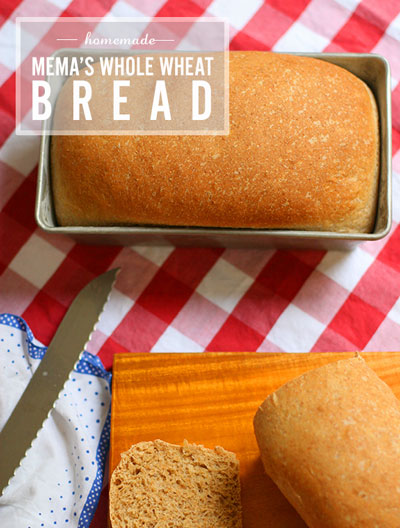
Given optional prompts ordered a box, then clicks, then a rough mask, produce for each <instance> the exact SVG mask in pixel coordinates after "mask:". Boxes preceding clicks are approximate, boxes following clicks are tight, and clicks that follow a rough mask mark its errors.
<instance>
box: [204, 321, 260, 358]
mask: <svg viewBox="0 0 400 528" xmlns="http://www.w3.org/2000/svg"><path fill="white" fill-rule="evenodd" d="M263 341H264V336H262V335H261V334H259V333H258V332H256V330H253V329H252V328H250V327H249V326H247V325H246V324H245V323H242V321H239V319H236V317H235V316H234V315H230V316H229V317H228V319H227V320H226V321H225V323H224V324H223V325H222V327H221V329H220V331H219V332H218V333H217V334H216V336H215V337H214V339H213V340H212V341H211V343H210V344H209V345H208V347H207V350H208V351H210V352H244V350H243V346H244V343H246V345H245V346H246V350H245V352H255V351H256V350H257V348H258V347H259V346H260V345H261V343H262V342H263Z"/></svg>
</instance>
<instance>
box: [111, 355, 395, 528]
mask: <svg viewBox="0 0 400 528" xmlns="http://www.w3.org/2000/svg"><path fill="white" fill-rule="evenodd" d="M352 356H354V354H352V353H335V354H330V353H321V354H258V353H257V354H256V353H232V354H231V353H216V354H211V353H206V354H117V355H115V356H114V367H113V393H112V415H111V445H110V467H111V469H113V468H114V467H115V466H116V465H117V464H118V462H119V459H120V453H121V452H123V451H125V450H127V449H128V448H129V447H130V446H131V445H132V444H134V443H136V442H141V441H144V440H154V439H157V438H160V439H162V440H165V441H167V442H171V443H177V444H180V443H182V441H183V440H184V439H187V440H188V441H189V442H194V443H198V444H203V445H204V446H206V447H211V448H213V447H215V446H216V445H221V446H222V447H224V448H225V449H229V450H231V451H233V452H235V453H236V455H237V457H238V459H239V461H240V477H241V486H242V504H243V526H244V528H261V527H262V528H265V527H268V528H298V527H299V528H300V527H305V526H306V525H305V524H304V522H303V521H302V520H301V519H300V517H299V516H298V515H297V513H296V512H295V511H294V509H293V508H292V507H291V506H290V504H289V503H288V502H287V501H286V499H285V498H284V497H283V495H282V494H281V493H280V491H279V490H278V488H277V487H276V486H275V485H274V484H273V482H272V481H271V480H270V479H269V478H268V477H267V476H266V475H265V474H264V471H263V467H262V464H261V460H260V457H259V452H258V448H257V444H256V440H255V436H254V433H253V416H254V414H255V412H256V410H257V408H258V406H259V405H260V404H261V402H262V401H263V400H264V399H265V398H266V397H267V396H268V395H269V394H270V393H271V392H273V391H274V390H276V389H277V388H279V387H280V386H281V385H282V384H283V383H286V382H287V381H289V380H290V379H292V378H294V377H296V376H298V375H300V374H302V373H304V372H306V371H308V370H310V369H312V368H316V367H319V366H322V365H325V364H326V363H328V362H332V361H336V360H338V359H344V358H345V357H352ZM362 356H363V357H364V358H365V360H366V361H367V363H368V364H369V365H370V366H371V367H372V368H373V369H374V370H375V371H376V372H377V374H378V375H379V376H380V377H381V378H382V379H383V380H384V381H385V382H386V383H388V385H389V386H390V387H391V388H392V389H393V391H394V393H395V394H396V396H397V397H400V352H369V353H365V354H362Z"/></svg>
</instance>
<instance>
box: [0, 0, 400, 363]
mask: <svg viewBox="0 0 400 528" xmlns="http://www.w3.org/2000/svg"><path fill="white" fill-rule="evenodd" d="M39 15H41V16H67V17H68V16H100V17H111V16H114V17H120V16H143V15H145V16H194V17H200V16H224V17H227V18H228V19H229V22H230V39H231V48H232V49H261V50H270V49H273V50H279V51H300V50H301V51H318V52H320V51H334V52H343V51H347V52H349V51H351V52H376V53H380V54H383V55H384V56H385V57H387V59H389V61H390V64H391V68H392V76H393V125H394V128H393V147H394V149H393V150H394V170H395V174H394V227H393V230H392V233H391V235H390V237H387V238H385V239H384V240H382V241H379V242H376V243H365V244H362V245H361V246H359V247H358V249H356V250H355V251H353V252H351V253H340V252H334V251H332V252H324V251H312V252H305V251H274V250H265V251H264V250H232V249H226V250H223V249H177V248H174V247H172V246H170V247H163V248H146V247H134V248H133V247H127V248H121V247H91V246H84V245H79V244H76V243H75V242H73V241H72V240H70V239H68V238H63V237H59V236H50V235H47V234H45V233H43V232H42V231H41V230H40V229H39V228H38V227H37V226H36V224H35V221H34V197H35V184H36V181H35V180H36V170H37V161H38V147H39V138H38V137H34V136H16V135H15V132H14V128H15V119H14V110H15V73H14V69H15V19H16V17H17V16H39ZM0 17H1V18H0V24H1V26H0V46H1V48H0V49H1V53H0V83H1V88H0V145H1V147H0V164H1V173H0V174H1V176H0V178H1V179H0V189H1V190H0V207H1V212H0V237H1V239H0V273H1V276H0V292H1V293H0V312H2V311H5V312H11V313H14V314H18V315H22V316H23V317H24V318H25V319H26V321H27V322H28V324H29V325H30V326H31V328H32V330H33V331H34V333H35V335H36V336H37V337H38V338H39V339H40V340H41V341H42V342H43V343H45V344H48V343H49V341H50V339H51V337H52V335H53V334H54V332H55V330H56V328H57V325H58V324H59V322H60V321H61V319H62V317H63V315H64V314H65V311H66V310H67V308H68V306H69V304H70V303H71V301H72V299H73V297H74V296H75V295H76V293H77V292H78V291H79V290H80V289H81V288H82V287H83V286H84V285H85V284H86V283H87V282H88V281H90V280H91V279H92V278H93V277H94V276H95V275H97V274H99V273H102V272H103V271H105V270H106V269H108V268H111V267H115V266H121V267H122V271H121V273H120V276H119V278H118V282H117V284H116V287H115V289H114V290H113V293H112V296H111V301H110V303H109V304H108V306H107V308H106V314H105V316H104V317H103V319H102V322H101V324H100V327H99V329H98V331H97V332H96V333H95V335H94V338H93V340H92V342H91V343H90V350H91V351H92V352H93V353H98V354H99V355H100V357H101V359H102V360H103V361H104V363H105V364H106V366H108V367H109V366H111V361H112V355H113V354H114V353H115V352H125V351H130V352H136V351H142V352H143V351H145V352H147V351H148V352H150V351H151V352H163V351H175V352H180V351H193V352H202V351H205V350H213V351H224V350H230V351H236V350H248V351H300V352H306V351H327V350H331V351H342V350H395V349H399V348H400V300H399V298H400V226H399V225H398V223H399V222H400V204H399V197H400V181H399V175H398V174H396V170H397V171H399V172H400V152H399V147H400V83H399V82H398V80H399V79H400V45H399V42H400V0H385V1H384V2H382V1H381V0H361V1H358V0H267V1H265V2H262V1H261V0H246V1H245V2H242V1H239V0H236V1H232V0H231V1H228V0H192V1H182V0H167V1H166V2H165V0H146V1H144V0H97V1H93V0H92V1H90V2H89V1H88V2H85V1H84V0H72V1H71V0H44V1H41V2H37V0H22V1H21V2H18V1H16V0H3V2H2V3H1V7H0ZM44 37H45V35H42V36H41V37H40V36H39V37H38V36H36V37H32V43H31V46H32V49H34V47H35V45H36V44H37V40H36V41H35V38H36V39H37V38H44Z"/></svg>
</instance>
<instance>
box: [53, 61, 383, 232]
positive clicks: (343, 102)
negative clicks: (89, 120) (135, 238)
mask: <svg viewBox="0 0 400 528" xmlns="http://www.w3.org/2000/svg"><path fill="white" fill-rule="evenodd" d="M126 110H127V112H129V101H128V102H127V103H126ZM378 154H379V133H378V114H377V108H376V103H375V100H374V97H373V95H372V93H371V91H370V89H369V88H368V87H367V85H366V84H365V83H364V82H362V81H361V80H360V79H358V78H357V77H356V76H354V75H353V74H351V73H349V72H348V71H346V70H345V69H343V68H340V67H338V66H336V65H333V64H330V63H328V62H325V61H323V60H317V59H312V58H308V57H299V56H294V55H284V54H275V53H267V52H256V51H252V52H244V51H243V52H242V51H240V52H239V51H237V52H230V133H229V135H228V136H189V135H184V136H53V138H52V142H51V169H52V188H53V196H54V204H55V212H56V216H57V221H58V223H59V224H60V225H63V226H73V225H81V226H88V225H92V226H99V225H102V226H107V225H132V224H147V225H149V224H152V225H170V226H171V225H174V226H211V227H232V228H278V229H280V228H281V229H300V230H322V231H334V232H369V231H371V230H372V229H373V226H374V220H375V212H376V201H377V189H378V172H379V170H378V169H379V157H378Z"/></svg>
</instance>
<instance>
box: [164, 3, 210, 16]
mask: <svg viewBox="0 0 400 528" xmlns="http://www.w3.org/2000/svg"><path fill="white" fill-rule="evenodd" d="M210 4H211V0H203V1H202V2H201V5H200V3H195V2H192V1H191V0H186V2H182V0H168V1H167V2H166V3H165V4H164V5H163V6H162V7H161V9H160V10H159V11H158V12H157V14H156V15H155V16H156V17H196V18H198V17H200V16H201V15H202V14H203V13H204V11H205V10H206V9H207V7H208V6H209V5H210Z"/></svg>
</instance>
